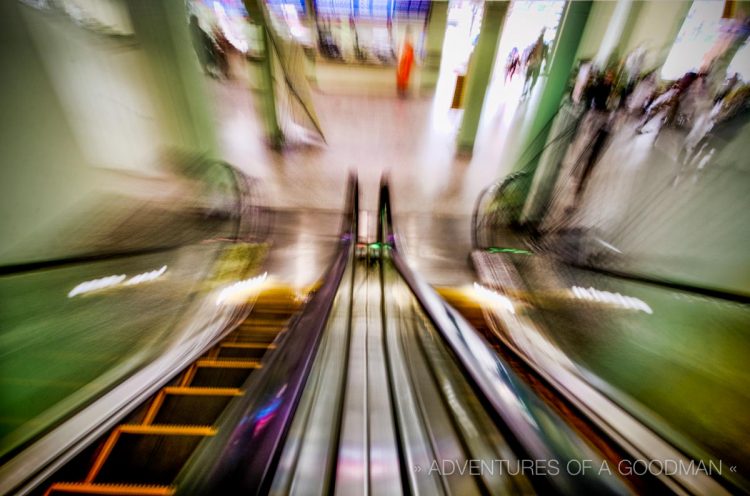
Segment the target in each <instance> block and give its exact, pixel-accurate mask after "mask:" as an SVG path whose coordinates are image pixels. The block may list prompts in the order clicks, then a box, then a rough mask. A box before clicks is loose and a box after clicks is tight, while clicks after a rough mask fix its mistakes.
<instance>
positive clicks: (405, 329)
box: [40, 178, 680, 496]
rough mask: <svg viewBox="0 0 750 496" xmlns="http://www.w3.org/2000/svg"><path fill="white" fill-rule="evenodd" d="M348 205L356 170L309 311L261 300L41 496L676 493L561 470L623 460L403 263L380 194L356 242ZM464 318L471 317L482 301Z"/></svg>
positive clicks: (284, 298)
mask: <svg viewBox="0 0 750 496" xmlns="http://www.w3.org/2000/svg"><path fill="white" fill-rule="evenodd" d="M357 198H358V187H357V183H356V180H355V179H353V178H352V179H351V180H350V184H349V192H348V195H347V207H346V211H345V216H344V226H343V228H342V230H341V237H340V246H339V250H338V252H337V254H336V256H335V258H334V260H333V262H332V264H331V266H330V268H329V270H328V272H327V274H326V276H325V277H324V278H323V279H322V283H321V285H320V286H319V287H318V288H317V290H316V291H315V292H314V293H313V294H312V296H311V297H310V298H309V299H308V300H307V301H306V302H305V303H304V305H302V303H301V302H300V301H299V299H297V298H296V296H295V295H294V293H292V292H284V291H264V292H262V293H261V294H260V296H259V297H258V298H257V300H256V301H255V303H254V307H253V310H252V312H250V314H249V317H247V318H246V319H245V320H244V321H243V322H242V323H241V324H240V325H239V326H237V328H235V329H234V330H232V331H231V332H230V333H229V334H227V335H226V336H225V337H224V338H223V339H222V340H221V341H220V342H218V343H217V344H216V345H214V346H212V347H210V348H209V349H207V350H206V351H205V353H204V354H203V355H202V356H201V358H199V359H198V360H197V361H195V362H194V363H192V364H191V365H189V366H188V367H187V368H185V369H184V370H182V371H181V372H180V373H178V374H176V375H175V378H174V379H172V380H171V382H169V383H168V384H166V385H165V386H164V387H163V388H162V389H161V390H160V391H159V392H158V393H157V394H155V395H154V396H153V397H151V398H150V399H149V400H148V401H147V402H145V403H144V404H142V405H141V406H139V407H137V408H135V409H134V410H133V412H132V413H130V414H129V415H128V416H127V418H126V420H125V421H124V422H123V423H121V424H120V425H118V426H117V427H115V428H114V429H112V430H111V431H110V432H108V433H107V434H106V435H105V436H103V437H102V438H101V439H100V440H99V441H98V442H97V443H94V444H92V445H91V446H90V447H89V448H87V449H86V450H85V451H83V452H82V453H81V454H80V455H78V456H77V457H76V458H75V459H74V460H73V462H71V463H68V464H67V465H66V466H65V467H64V468H63V469H62V470H59V471H58V472H57V473H55V474H54V476H53V477H52V478H51V480H53V481H54V482H52V483H49V482H48V483H46V484H45V485H43V486H40V487H41V488H42V491H46V492H44V493H43V494H49V495H53V494H94V495H113V494H122V495H138V496H140V495H171V494H186V495H204V494H205V495H209V494H342V495H348V494H359V493H363V494H369V493H373V494H387V495H389V496H395V495H398V494H477V495H484V494H531V493H544V494H548V493H554V494H589V493H596V494H631V493H634V492H638V493H662V492H664V490H667V489H674V488H673V487H670V486H669V484H668V483H665V482H664V481H661V480H658V479H657V478H655V477H651V476H649V475H646V476H644V477H633V478H627V477H623V476H621V475H620V474H617V473H614V474H613V473H611V472H608V473H602V472H601V471H599V472H597V471H595V470H590V471H588V472H585V471H584V472H583V473H572V472H571V471H570V470H567V469H568V468H569V467H570V466H571V465H570V464H571V463H582V462H583V461H584V460H585V461H588V463H590V464H591V465H592V466H595V467H602V466H605V465H606V464H610V466H613V464H616V463H617V461H618V460H620V459H621V458H622V456H625V455H627V453H623V451H622V450H621V449H619V447H618V446H617V443H616V442H615V441H616V440H613V439H611V438H606V437H605V436H601V435H600V433H598V432H595V431H593V430H587V429H585V428H584V427H585V426H583V427H582V425H581V424H579V423H576V418H574V417H575V416H572V415H568V413H569V412H568V411H567V410H565V409H564V408H560V407H559V405H556V404H555V403H554V402H553V401H550V398H549V396H550V395H551V394H552V393H551V390H545V389H544V388H542V387H539V383H540V381H539V380H538V378H536V377H535V376H533V374H524V373H522V372H521V373H519V368H518V367H517V364H515V363H513V359H512V357H511V356H508V355H504V354H503V353H502V350H500V349H497V348H496V349H493V348H492V347H491V346H490V345H489V343H488V342H487V340H486V338H487V337H488V336H487V335H486V333H485V335H484V336H483V335H482V329H481V328H480V331H479V332H478V331H477V330H476V329H474V328H473V327H472V326H471V325H470V324H469V323H468V322H467V320H465V319H463V318H462V317H461V316H460V314H459V313H458V312H457V311H456V310H454V309H453V308H451V307H450V306H449V305H448V304H446V302H445V300H443V299H442V298H441V297H440V296H439V295H438V293H436V292H435V291H434V290H433V289H432V288H430V287H429V286H428V285H427V284H426V283H425V282H424V281H423V280H421V279H420V278H419V276H418V275H416V274H415V273H413V272H412V271H411V270H410V269H409V267H408V266H407V264H406V263H405V262H404V259H403V258H402V256H401V255H400V253H399V247H398V243H397V239H396V236H395V235H394V232H393V227H392V221H391V218H390V217H391V207H390V199H389V197H388V188H387V184H384V185H383V186H382V187H381V198H380V207H379V210H378V216H377V217H378V220H379V223H378V226H377V233H376V236H374V237H373V236H369V234H370V233H366V234H365V235H364V237H363V239H362V240H361V241H360V242H359V243H355V241H356V239H355V236H356V234H355V233H359V229H358V219H359V217H360V216H359V210H358V199H357ZM360 234H361V233H360ZM446 296H449V297H450V295H446ZM462 310H463V311H464V313H466V315H467V317H468V318H469V319H471V320H473V321H474V322H475V323H476V324H480V315H479V313H478V311H477V310H476V309H474V308H469V307H466V308H462ZM535 381H536V382H535ZM613 446H615V447H616V448H617V449H611V448H612V447H613ZM573 466H574V467H575V465H573ZM677 492H680V491H677Z"/></svg>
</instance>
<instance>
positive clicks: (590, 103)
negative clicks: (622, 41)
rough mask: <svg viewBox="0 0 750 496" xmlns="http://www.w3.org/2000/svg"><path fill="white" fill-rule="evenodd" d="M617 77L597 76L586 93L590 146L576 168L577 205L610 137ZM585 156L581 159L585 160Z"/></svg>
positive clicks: (608, 73)
mask: <svg viewBox="0 0 750 496" xmlns="http://www.w3.org/2000/svg"><path fill="white" fill-rule="evenodd" d="M614 80H615V75H614V72H613V71H611V70H607V71H605V72H604V73H603V74H599V75H597V76H596V77H595V78H594V79H593V81H592V82H591V84H590V85H589V86H588V88H586V90H585V93H584V103H585V105H586V106H587V107H588V109H589V110H588V112H587V114H586V116H585V117H584V118H583V121H582V130H583V132H585V133H589V135H590V138H589V145H588V146H586V147H585V148H584V152H583V155H585V154H586V153H587V151H588V152H589V153H588V157H587V158H586V160H585V161H583V160H579V164H578V165H577V166H576V168H580V173H579V174H578V184H577V187H576V203H577V204H578V203H580V200H581V198H582V196H583V193H584V191H585V190H586V185H587V184H588V181H589V179H590V178H591V174H592V172H593V171H594V166H595V165H596V163H597V162H598V161H599V158H600V157H601V155H602V152H603V151H604V149H605V148H606V144H607V142H608V140H609V135H610V124H611V120H612V115H611V112H610V104H611V97H612V93H613V88H614ZM583 155H582V156H581V158H583Z"/></svg>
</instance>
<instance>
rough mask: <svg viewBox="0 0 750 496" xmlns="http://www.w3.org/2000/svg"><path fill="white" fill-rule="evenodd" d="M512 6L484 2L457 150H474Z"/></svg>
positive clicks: (468, 77)
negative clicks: (485, 98)
mask: <svg viewBox="0 0 750 496" xmlns="http://www.w3.org/2000/svg"><path fill="white" fill-rule="evenodd" d="M509 5H510V2H506V1H497V2H495V1H490V2H485V4H484V15H483V16H482V27H481V29H480V31H479V39H478V40H477V45H476V46H475V47H474V52H473V53H472V55H471V61H470V62H469V70H468V71H467V74H466V85H467V86H466V97H465V98H464V115H463V118H462V119H461V127H460V128H459V130H458V137H457V144H458V149H459V150H460V151H463V152H471V151H472V150H473V149H474V140H475V139H476V137H477V129H478V128H479V118H480V117H481V116H482V107H483V106H484V96H485V94H486V93H487V86H488V85H489V82H490V76H492V67H493V66H494V62H495V54H496V53H497V44H498V40H499V39H500V32H501V31H502V26H503V22H505V14H506V13H507V12H508V6H509Z"/></svg>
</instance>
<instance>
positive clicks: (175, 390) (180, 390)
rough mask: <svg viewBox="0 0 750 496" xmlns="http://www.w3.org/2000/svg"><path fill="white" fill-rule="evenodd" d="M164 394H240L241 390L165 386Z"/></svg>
mask: <svg viewBox="0 0 750 496" xmlns="http://www.w3.org/2000/svg"><path fill="white" fill-rule="evenodd" d="M164 392H165V393H166V394H179V395H183V396H242V391H241V390H240V389H237V388H220V387H181V386H170V387H165V388H164Z"/></svg>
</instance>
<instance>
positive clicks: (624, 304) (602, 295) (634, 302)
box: [570, 286, 654, 314]
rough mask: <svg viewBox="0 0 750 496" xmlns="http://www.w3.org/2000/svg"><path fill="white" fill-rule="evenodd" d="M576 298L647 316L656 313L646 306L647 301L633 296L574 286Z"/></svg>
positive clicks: (571, 290)
mask: <svg viewBox="0 0 750 496" xmlns="http://www.w3.org/2000/svg"><path fill="white" fill-rule="evenodd" d="M570 292H571V293H572V295H573V297H574V298H577V299H579V300H587V301H596V302H599V303H606V304H609V305H615V306H618V307H621V308H627V309H629V310H640V311H641V312H645V313H647V314H652V313H654V312H653V310H651V307H650V306H648V304H646V302H645V301H643V300H640V299H638V298H635V297H633V296H623V295H621V294H620V293H610V292H609V291H600V290H598V289H594V288H591V287H589V288H588V289H585V288H582V287H580V286H573V287H572V288H570Z"/></svg>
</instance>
